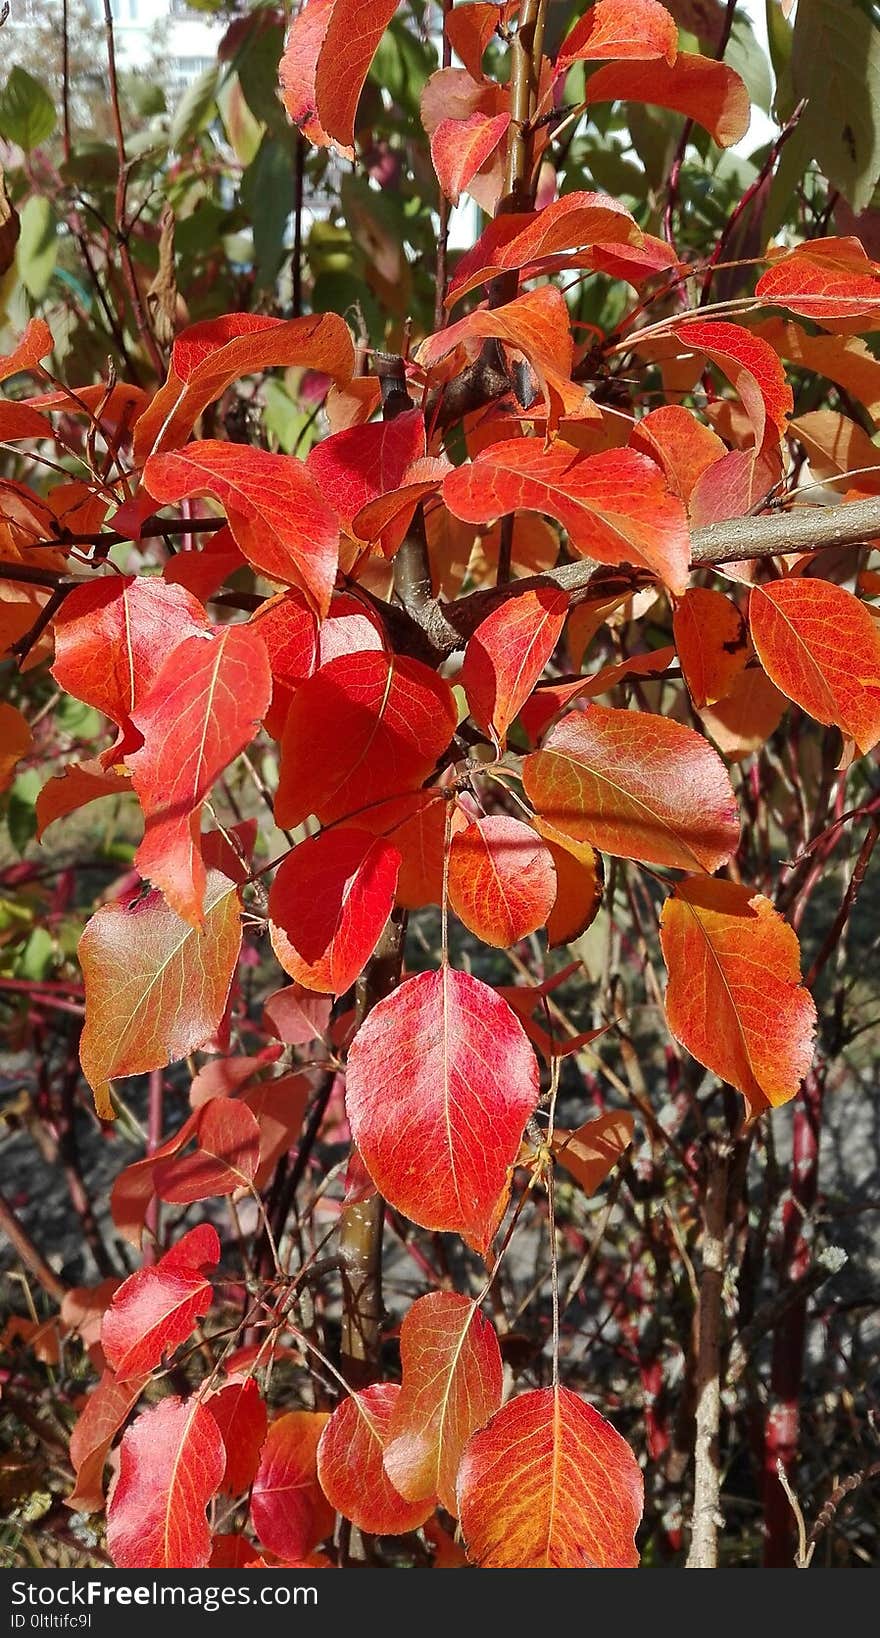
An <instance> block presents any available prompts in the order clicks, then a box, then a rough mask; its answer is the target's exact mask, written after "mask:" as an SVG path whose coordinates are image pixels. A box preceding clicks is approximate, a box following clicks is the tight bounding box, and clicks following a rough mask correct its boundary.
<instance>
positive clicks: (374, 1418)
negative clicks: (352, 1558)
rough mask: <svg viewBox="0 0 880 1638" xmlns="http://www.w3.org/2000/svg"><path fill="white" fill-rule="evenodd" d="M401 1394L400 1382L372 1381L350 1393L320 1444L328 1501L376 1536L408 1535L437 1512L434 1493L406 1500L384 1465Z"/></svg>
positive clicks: (320, 1473)
mask: <svg viewBox="0 0 880 1638" xmlns="http://www.w3.org/2000/svg"><path fill="white" fill-rule="evenodd" d="M400 1393H401V1389H400V1387H399V1386H398V1384H397V1383H396V1382H374V1383H373V1384H372V1386H371V1387H369V1388H364V1390H363V1392H362V1393H353V1394H351V1395H350V1396H349V1397H348V1398H347V1399H344V1400H343V1401H342V1404H341V1405H338V1406H337V1408H336V1410H335V1411H334V1412H333V1415H332V1416H331V1418H330V1420H329V1422H328V1423H327V1426H326V1428H325V1429H324V1432H323V1433H322V1434H321V1443H320V1444H319V1446H318V1477H319V1479H320V1481H321V1488H322V1490H323V1491H324V1494H325V1496H326V1497H327V1500H328V1501H329V1502H330V1504H331V1506H332V1507H335V1509H336V1511H337V1512H338V1513H342V1514H343V1516H344V1517H345V1518H347V1519H351V1522H352V1524H355V1525H357V1527H358V1529H359V1530H367V1531H369V1533H370V1535H375V1536H402V1535H406V1534H407V1532H408V1531H410V1530H417V1529H418V1527H419V1525H420V1524H424V1522H425V1520H426V1518H428V1517H429V1515H430V1514H431V1513H433V1511H434V1501H433V1497H431V1498H429V1499H428V1500H427V1501H425V1500H424V1499H420V1500H417V1501H405V1500H404V1498H403V1496H401V1495H400V1493H399V1491H397V1490H395V1488H394V1486H393V1484H392V1483H391V1480H390V1479H389V1477H388V1475H387V1473H386V1472H385V1468H384V1467H383V1465H382V1456H383V1452H384V1449H385V1444H386V1441H387V1439H388V1430H389V1424H390V1421H391V1417H392V1414H393V1412H394V1408H395V1405H396V1404H397V1402H398V1399H399V1397H400Z"/></svg>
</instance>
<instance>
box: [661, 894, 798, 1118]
mask: <svg viewBox="0 0 880 1638" xmlns="http://www.w3.org/2000/svg"><path fill="white" fill-rule="evenodd" d="M660 941H661V945H662V949H663V959H664V961H665V962H666V967H667V970H668V972H669V986H668V989H667V992H666V1016H667V1019H668V1021H669V1028H670V1029H671V1030H672V1033H673V1035H674V1036H675V1037H676V1039H677V1040H679V1041H681V1043H682V1046H685V1047H687V1049H688V1052H690V1053H692V1054H693V1056H694V1057H695V1058H696V1059H697V1061H698V1063H701V1064H705V1065H706V1068H707V1069H711V1070H713V1071H714V1072H715V1074H716V1075H718V1076H720V1078H721V1080H724V1081H728V1082H729V1083H730V1085H731V1086H735V1087H738V1089H739V1091H740V1092H741V1093H742V1094H743V1097H744V1098H745V1100H746V1104H747V1106H748V1109H749V1112H750V1114H751V1115H757V1114H760V1113H761V1111H762V1110H763V1109H766V1108H767V1107H768V1105H772V1106H774V1107H776V1106H777V1105H779V1104H781V1103H787V1102H788V1100H789V1099H790V1098H793V1097H795V1096H796V1094H797V1091H798V1088H799V1086H800V1084H801V1081H802V1080H803V1078H804V1076H805V1075H806V1073H807V1070H808V1069H809V1067H810V1060H811V1058H812V1056H813V1031H814V1029H815V1024H816V1009H815V1007H814V1005H813V1001H812V997H811V996H810V995H809V993H808V992H807V991H806V990H805V989H803V988H802V986H801V982H800V951H799V949H798V941H797V938H796V936H795V934H794V933H793V931H792V929H791V928H790V927H789V926H788V924H787V923H786V922H785V921H783V919H782V917H781V916H780V915H779V912H778V911H777V910H774V908H773V906H772V904H771V903H770V901H769V899H765V898H764V897H763V895H762V894H760V893H753V892H752V890H751V889H750V888H748V887H740V886H739V885H738V884H737V883H735V882H725V881H705V880H691V881H685V882H679V884H678V886H677V887H676V889H675V893H674V894H673V896H672V897H671V898H669V899H667V900H666V903H665V905H664V906H663V914H662V917H661V921H660Z"/></svg>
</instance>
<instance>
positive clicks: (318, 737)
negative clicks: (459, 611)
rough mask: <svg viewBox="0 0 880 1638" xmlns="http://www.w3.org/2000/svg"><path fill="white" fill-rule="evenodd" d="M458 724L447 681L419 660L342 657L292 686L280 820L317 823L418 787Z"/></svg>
mask: <svg viewBox="0 0 880 1638" xmlns="http://www.w3.org/2000/svg"><path fill="white" fill-rule="evenodd" d="M455 726H456V709H455V700H454V699H453V695H452V690H451V689H450V687H449V684H448V683H447V682H445V681H444V679H443V678H442V677H438V676H437V675H436V674H435V673H434V672H433V671H431V670H430V669H429V667H428V666H426V665H422V663H421V661H419V660H410V659H401V658H400V657H399V656H397V655H391V654H386V653H355V654H344V655H340V656H339V658H338V659H335V660H331V661H330V662H329V664H327V665H324V666H322V667H321V669H320V670H319V671H316V672H315V675H314V676H313V677H309V679H308V680H307V681H306V682H304V683H302V684H301V686H300V687H299V688H298V689H297V691H296V693H295V695H294V698H293V703H292V705H291V707H290V711H289V713H288V717H287V722H286V724H285V728H284V737H283V739H282V742H281V769H280V773H279V777H278V792H277V795H276V799H275V817H276V819H277V821H278V823H279V824H280V825H285V826H287V827H291V826H294V825H299V824H301V823H302V821H303V820H304V819H306V818H307V817H308V815H309V814H310V813H314V814H316V815H317V817H318V818H319V819H320V821H321V823H322V824H330V823H331V822H332V821H334V820H336V819H342V818H345V817H347V816H349V815H352V816H354V815H357V813H358V811H359V810H360V809H362V808H366V807H368V806H369V805H371V804H372V803H375V802H380V801H382V800H384V799H385V798H387V797H389V796H399V795H403V794H404V793H405V792H406V791H407V789H408V788H409V789H415V788H417V787H418V786H419V785H421V783H422V781H423V780H424V779H425V778H426V777H427V775H428V774H429V773H430V772H431V769H432V768H433V767H434V764H435V762H436V761H437V758H438V757H439V756H440V755H441V754H442V752H443V751H445V750H446V747H447V745H448V744H449V742H450V740H451V738H452V735H453V733H454V732H455Z"/></svg>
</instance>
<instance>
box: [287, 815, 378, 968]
mask: <svg viewBox="0 0 880 1638" xmlns="http://www.w3.org/2000/svg"><path fill="white" fill-rule="evenodd" d="M399 869H400V854H399V853H398V851H397V849H396V848H395V847H391V846H389V844H388V843H387V842H384V841H382V840H381V839H379V838H377V837H375V836H371V835H369V834H368V832H366V831H363V830H353V829H349V828H348V827H347V826H343V827H342V828H340V829H334V830H326V831H323V832H322V833H321V835H320V836H311V837H308V838H307V839H306V841H304V842H300V844H299V846H298V847H296V848H294V850H293V852H292V853H291V854H289V855H288V857H287V858H286V859H285V860H284V862H283V864H282V865H281V866H280V868H279V870H278V873H277V875H276V877H275V880H274V882H273V883H272V888H271V891H270V893H269V915H270V916H271V918H272V921H273V923H274V924H275V925H274V928H273V931H272V943H273V947H274V949H275V954H276V955H277V957H278V960H279V961H280V963H281V965H282V967H283V968H284V971H285V972H286V973H289V975H290V977H291V978H293V979H295V980H296V981H297V983H299V984H303V985H305V987H306V989H309V990H319V991H322V992H326V993H328V994H330V995H342V994H343V993H344V992H345V990H347V989H348V988H349V987H350V985H352V984H353V983H354V981H355V979H356V978H357V976H358V974H359V973H360V972H361V971H362V970H363V967H364V965H365V963H366V962H367V960H368V958H369V957H370V956H371V955H372V953H373V950H374V949H375V947H376V943H377V941H378V939H379V935H380V933H381V932H382V928H383V927H384V926H385V923H386V921H387V920H388V917H389V916H390V914H391V910H392V908H393V905H394V890H395V888H396V886H397V873H398V870H399ZM279 935H280V936H279Z"/></svg>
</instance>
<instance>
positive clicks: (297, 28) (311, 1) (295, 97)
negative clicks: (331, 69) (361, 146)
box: [278, 0, 353, 157]
mask: <svg viewBox="0 0 880 1638" xmlns="http://www.w3.org/2000/svg"><path fill="white" fill-rule="evenodd" d="M335 4H336V0H307V3H306V4H305V5H303V6H301V7H300V9H299V11H298V12H297V14H296V16H295V17H294V18H293V20H292V22H291V24H290V28H289V29H288V31H287V40H286V42H285V46H284V54H283V56H282V58H281V62H280V63H279V65H278V77H279V81H280V85H281V101H282V102H283V103H284V106H285V108H286V109H287V112H288V115H289V117H290V118H291V119H292V120H293V123H294V125H298V126H299V128H300V130H301V131H302V134H303V136H304V137H306V138H307V140H308V141H309V142H313V143H314V144H315V146H316V147H318V148H327V147H329V146H330V138H329V137H328V135H327V133H326V131H325V130H324V127H323V126H322V124H321V121H320V120H319V118H318V115H317V112H316V105H317V104H316V95H315V71H316V69H317V67H318V53H319V52H320V50H321V47H322V45H323V44H324V36H325V34H326V33H327V26H328V24H329V22H330V18H331V16H332V13H333V7H334V6H335ZM349 157H353V155H349Z"/></svg>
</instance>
